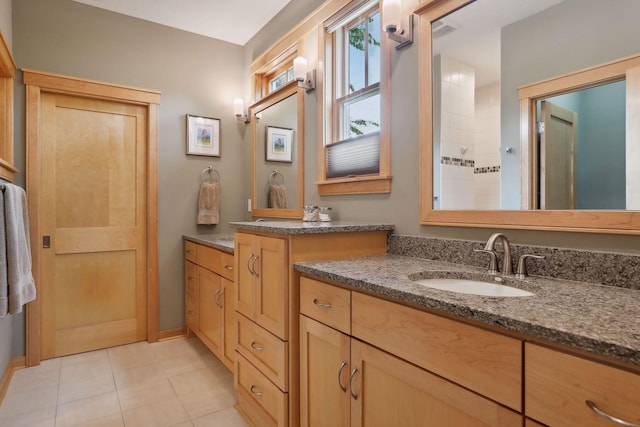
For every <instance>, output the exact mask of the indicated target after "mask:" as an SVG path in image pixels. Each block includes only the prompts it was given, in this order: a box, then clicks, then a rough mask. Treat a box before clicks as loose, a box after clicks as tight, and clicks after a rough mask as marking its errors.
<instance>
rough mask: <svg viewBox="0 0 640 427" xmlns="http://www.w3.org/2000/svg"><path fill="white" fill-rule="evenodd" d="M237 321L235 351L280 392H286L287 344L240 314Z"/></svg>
mask: <svg viewBox="0 0 640 427" xmlns="http://www.w3.org/2000/svg"><path fill="white" fill-rule="evenodd" d="M237 319H238V346H237V350H238V351H239V352H240V353H241V354H242V355H243V356H244V357H246V358H247V360H249V361H250V362H251V363H253V364H254V365H255V366H256V367H258V369H260V371H261V372H262V373H263V374H264V375H266V376H267V378H269V379H270V380H271V381H272V382H273V383H274V384H276V385H277V386H278V387H280V389H281V390H283V391H288V387H287V385H288V381H287V378H288V371H287V359H288V354H289V352H288V343H287V342H285V341H281V340H280V339H279V338H278V337H276V336H275V335H273V334H271V333H270V332H269V331H267V330H266V329H263V328H261V327H260V326H258V325H256V324H255V323H254V322H252V321H251V320H249V319H247V318H246V317H244V316H243V315H241V314H238V315H237Z"/></svg>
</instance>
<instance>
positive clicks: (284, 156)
mask: <svg viewBox="0 0 640 427" xmlns="http://www.w3.org/2000/svg"><path fill="white" fill-rule="evenodd" d="M303 94H304V89H300V88H299V87H298V85H297V82H296V81H292V82H289V83H287V84H286V85H285V86H283V87H281V88H279V89H278V90H277V91H274V92H272V93H270V94H269V95H267V96H266V97H265V98H263V99H261V100H260V101H258V102H257V103H256V104H254V105H252V106H251V144H252V148H253V149H252V164H253V168H252V197H251V200H252V208H251V214H252V215H253V216H265V217H275V218H302V204H303V190H304V184H303V179H304V176H303V164H304V158H303V153H304V122H303V117H304V111H303V108H304V102H303V101H304V99H303V96H304V95H303Z"/></svg>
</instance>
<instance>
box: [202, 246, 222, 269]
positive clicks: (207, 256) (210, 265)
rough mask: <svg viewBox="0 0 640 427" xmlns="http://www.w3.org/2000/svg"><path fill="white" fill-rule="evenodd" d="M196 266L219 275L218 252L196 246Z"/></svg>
mask: <svg viewBox="0 0 640 427" xmlns="http://www.w3.org/2000/svg"><path fill="white" fill-rule="evenodd" d="M196 259H197V262H196V263H197V264H198V265H200V266H202V267H204V268H206V269H207V270H210V271H213V272H214V273H216V274H220V251H219V250H217V249H213V248H210V247H208V246H203V245H196Z"/></svg>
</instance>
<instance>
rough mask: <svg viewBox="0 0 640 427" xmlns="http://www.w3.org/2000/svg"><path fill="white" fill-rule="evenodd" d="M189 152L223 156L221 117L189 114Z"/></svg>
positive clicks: (195, 154) (199, 154)
mask: <svg viewBox="0 0 640 427" xmlns="http://www.w3.org/2000/svg"><path fill="white" fill-rule="evenodd" d="M187 154H191V155H194V156H211V157H221V155H220V119H215V118H212V117H203V116H195V115H192V114H187Z"/></svg>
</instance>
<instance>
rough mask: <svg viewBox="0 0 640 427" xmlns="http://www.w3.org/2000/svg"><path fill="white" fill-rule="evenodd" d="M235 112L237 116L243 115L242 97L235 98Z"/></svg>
mask: <svg viewBox="0 0 640 427" xmlns="http://www.w3.org/2000/svg"><path fill="white" fill-rule="evenodd" d="M233 114H235V115H236V116H242V115H243V114H244V101H243V100H242V98H236V99H234V100H233Z"/></svg>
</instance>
